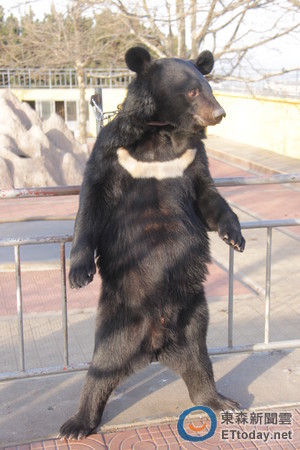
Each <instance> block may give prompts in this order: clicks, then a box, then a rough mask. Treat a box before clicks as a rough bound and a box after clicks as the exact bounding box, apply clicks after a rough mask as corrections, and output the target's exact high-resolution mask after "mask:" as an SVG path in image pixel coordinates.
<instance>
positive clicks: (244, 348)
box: [208, 339, 300, 356]
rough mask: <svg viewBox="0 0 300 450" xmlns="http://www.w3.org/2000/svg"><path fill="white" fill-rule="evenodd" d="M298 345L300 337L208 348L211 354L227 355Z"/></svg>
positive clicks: (282, 348) (281, 348) (296, 346)
mask: <svg viewBox="0 0 300 450" xmlns="http://www.w3.org/2000/svg"><path fill="white" fill-rule="evenodd" d="M298 347H300V339H294V340H289V341H274V342H268V343H259V344H251V345H235V346H233V347H216V348H211V349H209V350H208V353H209V354H210V355H211V356H212V355H227V354H229V353H246V352H262V351H270V350H284V349H288V348H298Z"/></svg>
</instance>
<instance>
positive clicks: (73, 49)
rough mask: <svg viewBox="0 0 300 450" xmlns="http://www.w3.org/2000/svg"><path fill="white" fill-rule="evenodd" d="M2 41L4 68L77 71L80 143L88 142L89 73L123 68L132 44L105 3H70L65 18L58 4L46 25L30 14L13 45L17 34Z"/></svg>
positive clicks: (0, 55) (78, 0)
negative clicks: (86, 80)
mask: <svg viewBox="0 0 300 450" xmlns="http://www.w3.org/2000/svg"><path fill="white" fill-rule="evenodd" d="M30 3H31V2H30ZM3 36H4V35H3V33H2V34H1V35H0V64H2V65H6V66H9V67H43V68H45V67H52V68H53V67H59V68H66V67H72V68H74V69H75V70H76V75H77V82H78V88H79V140H80V141H81V142H82V143H84V142H86V138H87V134H86V120H87V108H86V101H85V88H86V86H85V80H84V69H86V68H90V67H105V68H107V67H111V66H114V65H115V64H117V65H119V66H120V65H123V64H124V62H123V60H124V52H125V49H126V48H127V45H128V42H129V40H128V39H126V38H125V36H124V33H123V28H122V24H121V23H120V20H119V17H118V15H117V14H111V12H110V11H109V9H107V8H106V6H105V1H104V0H98V1H97V8H94V7H93V5H91V4H90V3H89V2H88V1H85V0H68V2H67V4H66V9H65V10H64V12H59V11H58V9H57V8H56V7H55V4H54V3H53V4H52V7H51V12H50V14H48V15H47V16H46V17H44V18H43V19H42V20H36V19H35V17H34V14H33V12H32V10H31V9H29V11H28V12H27V13H26V14H25V15H23V16H22V17H21V20H20V24H19V30H18V32H17V33H16V36H15V37H14V39H13V34H10V37H9V38H8V39H6V41H4V39H3ZM126 37H127V35H126ZM118 54H120V55H121V58H120V56H118Z"/></svg>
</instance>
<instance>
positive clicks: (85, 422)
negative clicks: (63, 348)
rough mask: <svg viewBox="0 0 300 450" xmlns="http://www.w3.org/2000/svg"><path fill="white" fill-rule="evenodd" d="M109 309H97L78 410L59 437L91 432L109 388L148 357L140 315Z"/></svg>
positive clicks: (107, 396)
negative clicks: (91, 354)
mask: <svg viewBox="0 0 300 450" xmlns="http://www.w3.org/2000/svg"><path fill="white" fill-rule="evenodd" d="M101 302H104V300H103V299H102V300H101ZM101 302H100V303H101ZM112 309H113V308H111V309H110V311H107V312H105V309H103V308H102V310H99V311H98V320H97V324H96V337H95V350H94V355H93V360H92V362H91V365H90V368H89V370H88V373H87V375H86V377H85V381H84V385H83V388H82V392H81V396H80V402H79V408H78V411H77V413H76V414H75V415H74V416H72V417H71V418H70V419H69V420H67V422H65V423H64V424H63V425H62V427H61V429H60V433H59V437H60V438H62V439H63V438H65V439H82V438H84V437H86V436H88V435H89V434H91V433H92V432H93V431H94V430H95V429H96V428H97V426H98V425H99V424H100V421H101V418H102V414H103V411H104V408H105V406H106V403H107V401H108V398H109V396H110V394H111V393H112V391H113V390H114V389H115V388H116V387H117V385H118V384H119V383H120V382H121V381H122V380H124V379H125V377H127V376H129V375H131V374H132V373H134V372H135V371H136V370H138V369H140V368H142V367H144V366H145V365H147V364H148V363H149V362H150V360H151V355H150V354H149V352H148V351H147V342H148V340H147V336H146V335H145V331H146V330H145V323H144V321H143V319H141V320H139V319H137V318H134V320H133V321H132V320H130V317H129V318H126V316H125V315H124V314H125V312H124V310H123V309H122V307H121V308H116V311H112Z"/></svg>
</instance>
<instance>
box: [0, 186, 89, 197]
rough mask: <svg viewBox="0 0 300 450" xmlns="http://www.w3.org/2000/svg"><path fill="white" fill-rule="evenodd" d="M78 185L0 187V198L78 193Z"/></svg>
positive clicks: (56, 195)
mask: <svg viewBox="0 0 300 450" xmlns="http://www.w3.org/2000/svg"><path fill="white" fill-rule="evenodd" d="M79 191H80V186H58V187H56V186H55V187H40V188H34V187H33V188H21V189H1V190H0V199H13V198H36V197H58V196H63V195H78V194H79Z"/></svg>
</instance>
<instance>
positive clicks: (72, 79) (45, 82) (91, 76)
mask: <svg viewBox="0 0 300 450" xmlns="http://www.w3.org/2000/svg"><path fill="white" fill-rule="evenodd" d="M83 75H84V85H85V87H86V88H95V87H98V88H99V87H101V88H126V87H127V86H128V84H129V83H130V81H131V79H132V75H133V74H132V72H130V71H129V70H128V69H125V68H124V69H111V70H108V69H84V74H83ZM77 87H78V79H77V74H76V71H75V70H74V69H54V68H53V69H38V68H37V69H35V68H31V69H22V68H19V69H18V68H16V69H10V68H7V69H0V88H6V89H44V88H45V89H53V88H55V89H56V88H77Z"/></svg>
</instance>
